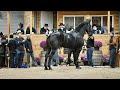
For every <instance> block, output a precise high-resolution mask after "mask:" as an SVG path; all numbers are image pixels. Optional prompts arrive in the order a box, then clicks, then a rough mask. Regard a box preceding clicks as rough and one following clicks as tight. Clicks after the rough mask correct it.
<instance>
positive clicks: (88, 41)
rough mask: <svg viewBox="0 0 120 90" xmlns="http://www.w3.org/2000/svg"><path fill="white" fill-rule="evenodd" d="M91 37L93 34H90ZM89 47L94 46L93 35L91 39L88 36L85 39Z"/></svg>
mask: <svg viewBox="0 0 120 90" xmlns="http://www.w3.org/2000/svg"><path fill="white" fill-rule="evenodd" d="M91 37H93V36H91ZM90 47H94V37H93V38H92V39H91V38H90V37H88V39H87V48H90Z"/></svg>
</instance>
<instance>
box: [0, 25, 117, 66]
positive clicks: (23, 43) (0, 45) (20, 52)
mask: <svg viewBox="0 0 120 90" xmlns="http://www.w3.org/2000/svg"><path fill="white" fill-rule="evenodd" d="M48 27H49V26H48V24H45V25H44V27H42V28H41V30H40V34H46V38H47V37H48V36H49V35H50V33H52V32H54V31H51V30H49V28H48ZM94 29H95V28H94ZM73 30H74V29H73V28H72V27H70V28H69V29H68V30H67V29H66V28H65V25H64V24H63V23H60V25H59V29H58V30H57V31H59V32H62V33H70V32H71V31H73ZM32 32H33V33H36V30H35V29H34V28H32ZM16 34H17V37H15V38H14V35H13V34H11V35H10V36H9V38H10V40H9V41H8V39H7V37H5V36H4V35H3V33H2V32H1V33H0V68H2V67H4V66H5V62H7V61H5V60H6V59H5V58H6V57H10V60H9V62H7V63H9V67H10V68H21V66H22V64H23V58H24V54H25V50H26V55H27V57H26V58H27V61H26V66H27V67H28V68H30V57H31V58H32V65H35V66H37V63H36V62H35V57H34V51H33V48H32V41H31V38H30V26H28V27H27V29H26V37H27V39H26V40H24V38H23V37H22V34H25V32H24V30H23V24H22V23H20V24H19V28H18V30H17V32H16ZM86 42H87V59H88V65H90V66H92V67H93V66H94V64H93V62H92V56H93V55H92V54H93V50H94V36H93V33H92V32H91V33H89V35H88V39H87V40H86ZM107 44H108V45H110V67H111V68H114V67H115V64H114V60H115V59H114V55H115V51H116V41H115V40H114V34H113V32H111V39H110V42H109V43H107ZM6 47H8V48H9V55H8V54H6ZM24 48H25V49H24ZM54 57H55V60H56V62H55V64H53V60H51V61H52V62H51V65H53V66H58V65H59V64H60V62H59V57H58V50H57V51H56V53H55V55H54ZM6 66H7V65H6Z"/></svg>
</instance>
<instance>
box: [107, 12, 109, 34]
mask: <svg viewBox="0 0 120 90" xmlns="http://www.w3.org/2000/svg"><path fill="white" fill-rule="evenodd" d="M107 26H108V34H110V11H108V21H107Z"/></svg>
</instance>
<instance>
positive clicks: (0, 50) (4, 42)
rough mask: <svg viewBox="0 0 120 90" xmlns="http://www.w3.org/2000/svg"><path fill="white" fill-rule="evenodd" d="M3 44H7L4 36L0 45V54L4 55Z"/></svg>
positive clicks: (4, 47)
mask: <svg viewBox="0 0 120 90" xmlns="http://www.w3.org/2000/svg"><path fill="white" fill-rule="evenodd" d="M5 44H7V40H6V38H5V37H4V36H2V39H1V45H0V54H5V51H6V45H5Z"/></svg>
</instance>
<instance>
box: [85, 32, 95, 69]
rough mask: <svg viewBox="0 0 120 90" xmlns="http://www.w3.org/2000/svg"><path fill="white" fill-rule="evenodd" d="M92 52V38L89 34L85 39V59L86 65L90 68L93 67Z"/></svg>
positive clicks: (90, 33)
mask: <svg viewBox="0 0 120 90" xmlns="http://www.w3.org/2000/svg"><path fill="white" fill-rule="evenodd" d="M93 50H94V36H93V33H92V32H89V34H88V39H87V59H88V65H89V66H92V67H93V66H94V65H93V61H92V56H93Z"/></svg>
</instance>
